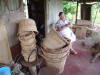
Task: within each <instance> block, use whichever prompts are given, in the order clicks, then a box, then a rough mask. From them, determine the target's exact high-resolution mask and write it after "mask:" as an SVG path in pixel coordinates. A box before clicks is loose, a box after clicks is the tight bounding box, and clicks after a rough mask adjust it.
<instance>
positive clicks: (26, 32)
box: [18, 19, 38, 62]
mask: <svg viewBox="0 0 100 75" xmlns="http://www.w3.org/2000/svg"><path fill="white" fill-rule="evenodd" d="M37 33H38V31H37V28H36V24H35V21H34V20H31V19H24V20H21V21H20V23H19V29H18V38H19V40H20V44H21V48H22V51H21V53H22V55H23V57H24V59H25V61H26V62H34V61H35V60H36V39H35V36H36V34H37Z"/></svg>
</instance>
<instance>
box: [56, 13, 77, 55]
mask: <svg viewBox="0 0 100 75" xmlns="http://www.w3.org/2000/svg"><path fill="white" fill-rule="evenodd" d="M59 18H60V19H59V20H58V21H57V23H56V24H57V31H58V33H59V34H60V35H61V36H63V37H64V38H68V39H70V40H71V42H70V49H71V51H72V52H73V53H74V54H77V52H76V51H75V50H74V49H73V48H72V44H73V42H75V41H76V36H75V34H74V33H73V32H72V30H71V29H70V27H71V26H72V24H71V23H70V22H69V20H68V19H66V17H65V14H64V13H63V12H60V13H59Z"/></svg>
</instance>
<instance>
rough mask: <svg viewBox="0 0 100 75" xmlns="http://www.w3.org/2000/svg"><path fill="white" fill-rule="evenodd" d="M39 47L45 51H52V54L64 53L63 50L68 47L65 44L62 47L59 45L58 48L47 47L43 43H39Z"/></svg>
mask: <svg viewBox="0 0 100 75" xmlns="http://www.w3.org/2000/svg"><path fill="white" fill-rule="evenodd" d="M41 47H42V49H43V50H44V51H45V52H48V53H53V54H54V53H57V54H59V53H64V52H66V50H68V49H69V45H65V46H63V47H61V48H59V49H49V48H47V47H45V46H43V44H42V45H41Z"/></svg>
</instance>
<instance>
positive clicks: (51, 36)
mask: <svg viewBox="0 0 100 75" xmlns="http://www.w3.org/2000/svg"><path fill="white" fill-rule="evenodd" d="M66 43H67V41H66V40H65V39H64V38H63V37H61V36H60V35H59V34H58V32H56V31H55V30H54V29H51V31H50V32H49V33H48V34H47V36H46V38H44V39H43V43H42V44H43V46H45V47H47V48H49V49H59V48H62V47H63V46H65V45H66Z"/></svg>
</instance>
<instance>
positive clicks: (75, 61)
mask: <svg viewBox="0 0 100 75" xmlns="http://www.w3.org/2000/svg"><path fill="white" fill-rule="evenodd" d="M73 48H74V49H75V50H76V51H77V52H78V54H77V55H70V56H69V57H68V59H67V61H66V65H65V70H64V72H63V73H62V74H61V75H100V60H96V62H95V63H90V60H91V59H92V55H91V53H90V52H89V51H88V50H87V49H86V48H83V47H82V46H81V42H80V41H77V42H76V43H75V44H74V45H73Z"/></svg>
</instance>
